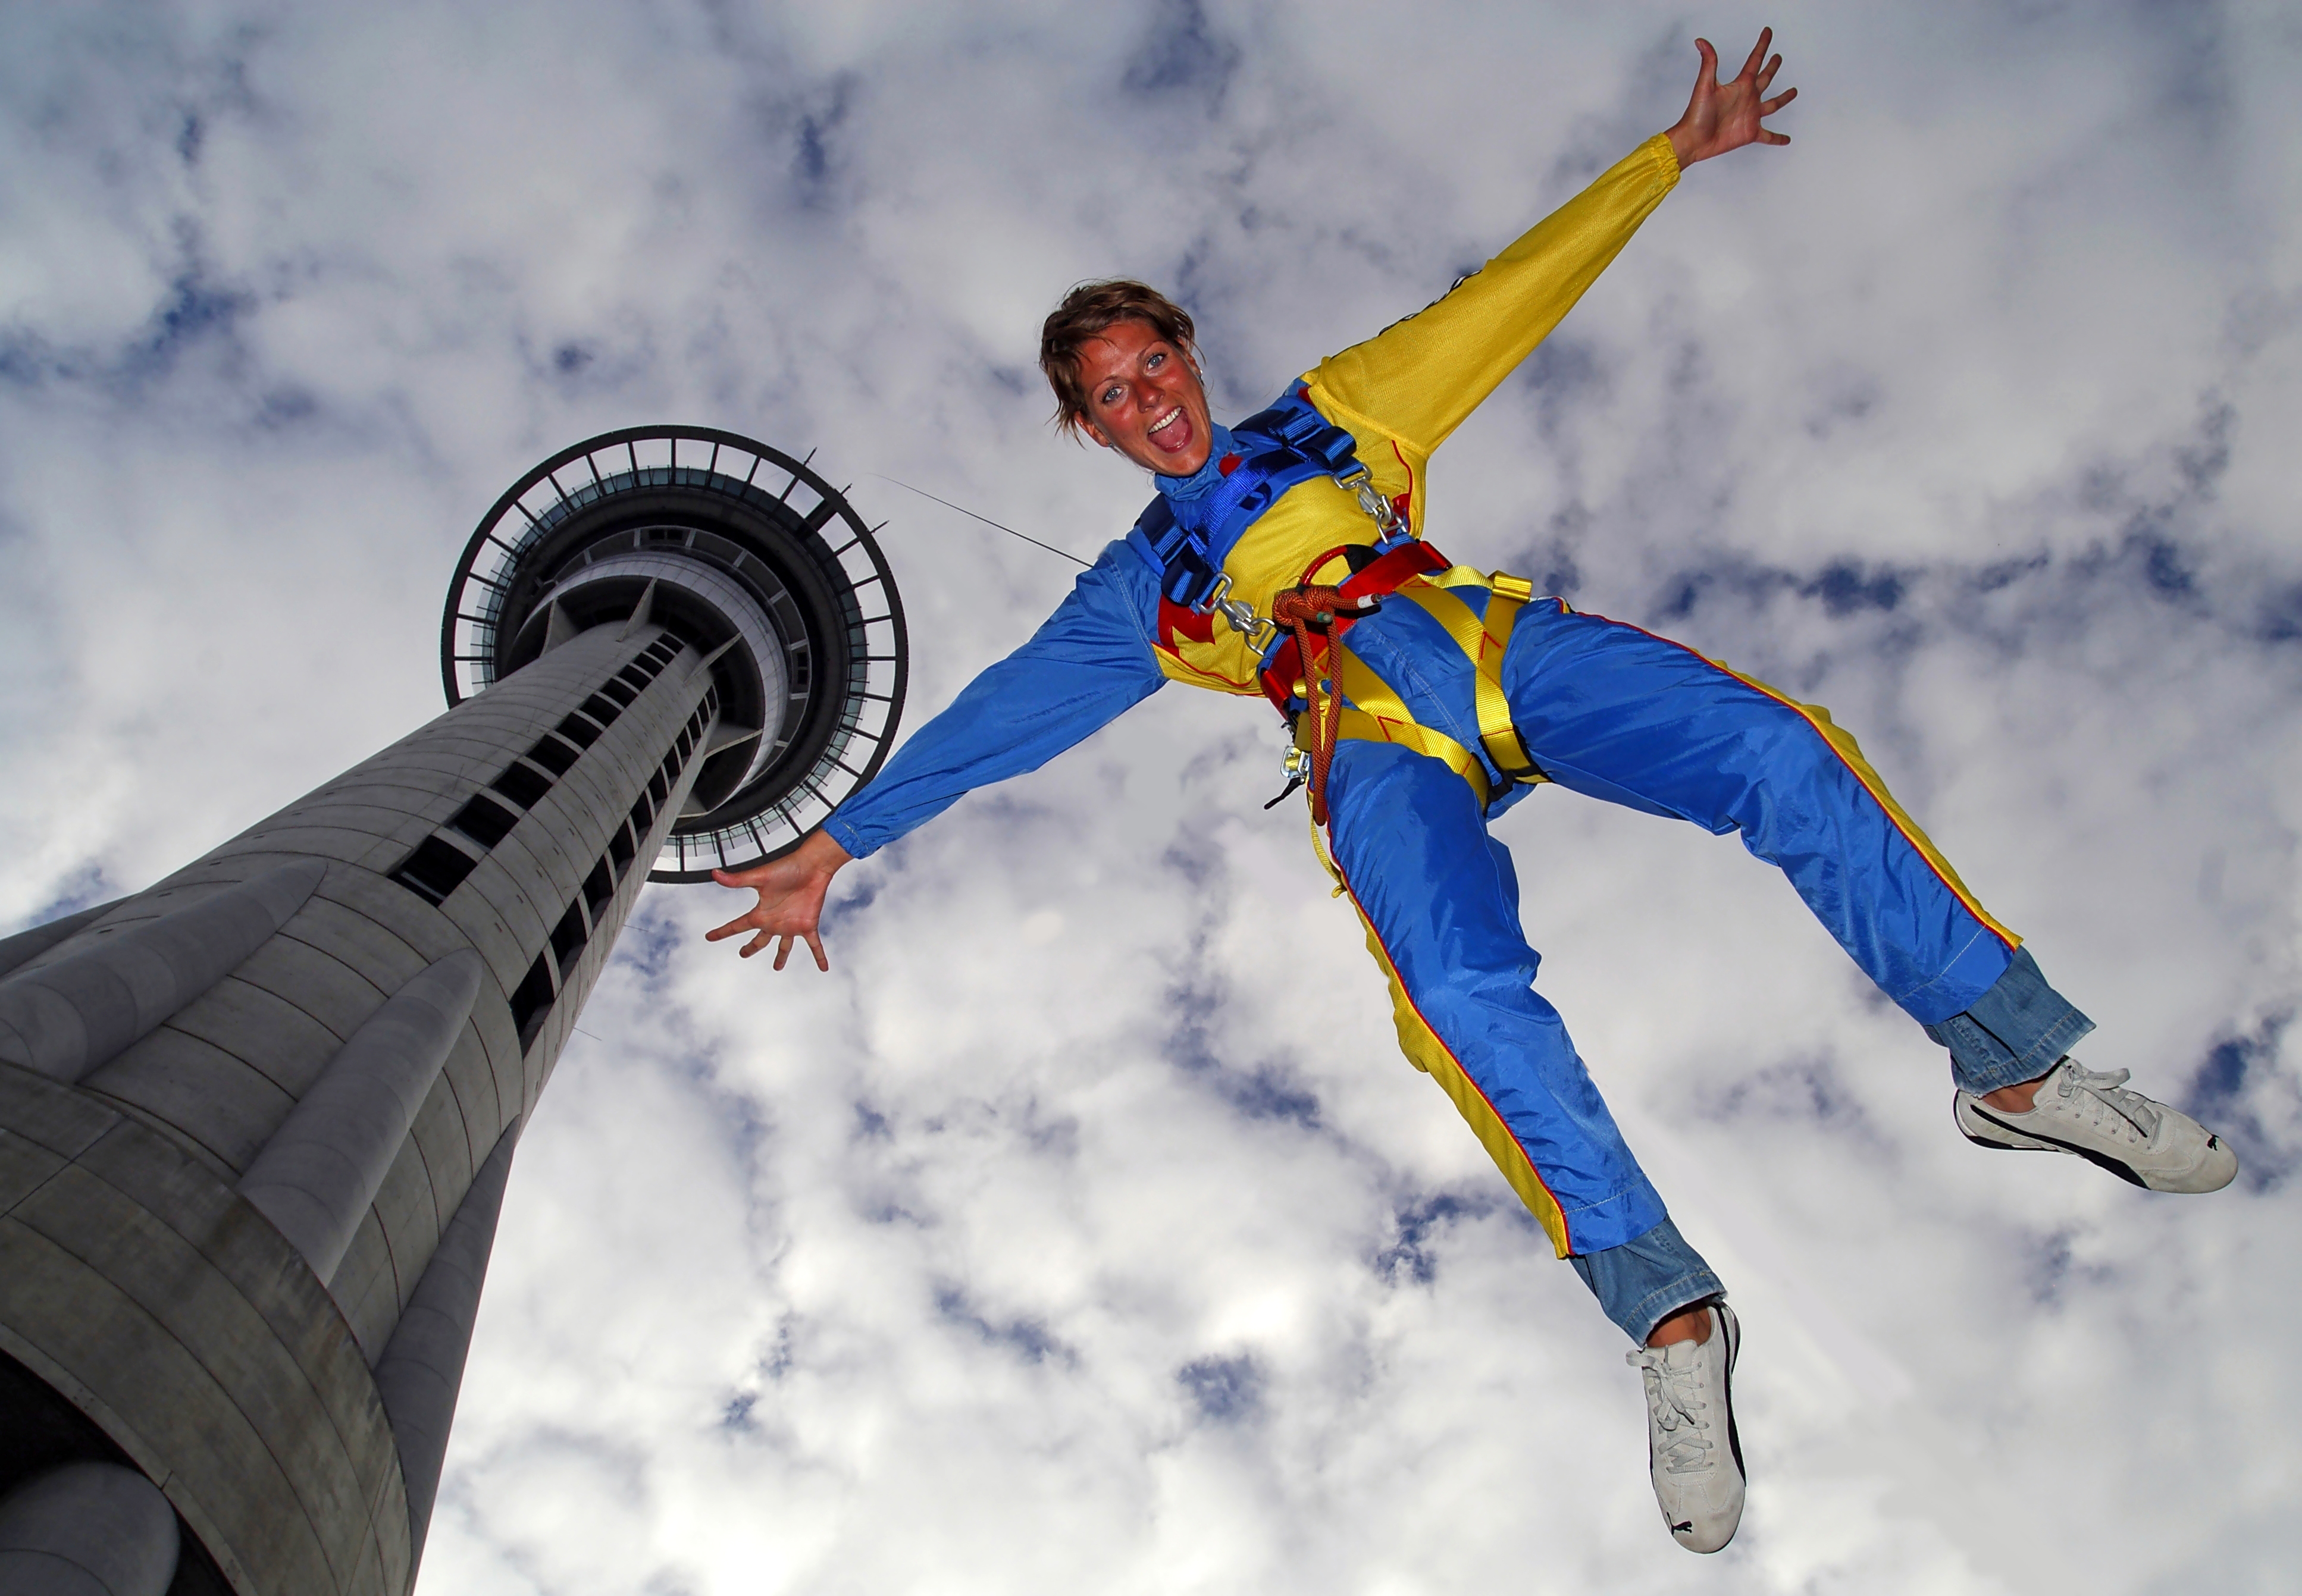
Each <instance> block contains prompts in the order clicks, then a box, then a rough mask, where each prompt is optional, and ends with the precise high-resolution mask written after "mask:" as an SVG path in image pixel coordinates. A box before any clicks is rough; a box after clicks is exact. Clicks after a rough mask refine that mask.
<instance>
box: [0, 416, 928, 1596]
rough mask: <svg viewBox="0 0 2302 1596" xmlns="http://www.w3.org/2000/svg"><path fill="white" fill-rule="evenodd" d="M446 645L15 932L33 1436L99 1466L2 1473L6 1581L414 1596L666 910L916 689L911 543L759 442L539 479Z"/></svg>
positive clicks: (729, 440) (13, 1214)
mask: <svg viewBox="0 0 2302 1596" xmlns="http://www.w3.org/2000/svg"><path fill="white" fill-rule="evenodd" d="M643 449H646V450H647V452H648V454H650V455H651V456H655V457H657V458H643ZM689 449H693V450H694V451H695V454H694V455H693V456H691V455H690V454H688V453H687V452H685V451H687V450H689ZM706 449H708V460H706V459H704V458H702V456H703V453H704V451H705V450H706ZM576 459H581V460H582V461H584V466H582V467H580V468H578V467H575V466H572V465H571V462H572V461H573V460H576ZM723 459H724V460H725V462H726V468H725V469H722V468H721V466H722V461H723ZM659 462H660V463H659ZM555 470H557V471H559V472H563V473H569V474H571V475H575V474H576V473H577V472H578V471H579V470H580V475H577V481H576V483H567V484H566V485H563V478H562V477H560V476H557V475H554V472H555ZM763 470H766V471H768V472H769V473H770V475H769V477H768V480H767V481H766V482H760V481H759V480H757V479H759V478H760V475H761V474H762V472H763ZM739 473H740V475H739ZM578 483H580V485H577V484H578ZM795 497H796V498H797V500H798V502H797V503H794V502H793V501H794V498H795ZM830 533H837V534H838V535H837V536H836V537H834V536H832V535H829V534H830ZM859 562H860V563H859ZM444 635H445V639H446V649H445V653H446V654H447V655H448V659H447V660H446V663H447V665H448V667H449V697H450V701H451V705H452V707H451V708H450V709H449V710H448V712H447V713H445V714H443V715H441V717H440V718H437V719H435V720H433V722H432V723H431V724H430V725H428V726H425V727H421V728H420V729H418V730H416V731H415V732H413V733H411V734H409V735H407V736H406V737H403V738H401V739H400V740H399V742H397V743H393V744H392V745H391V747H389V748H386V749H384V750H383V751H382V752H380V753H378V754H376V755H375V756H374V757H373V758H371V759H369V760H365V761H364V762H363V763H361V764H359V765H357V766H355V767H354V768H353V769H350V770H349V771H346V772H345V773H344V774H343V775H342V776H340V777H337V778H336V779H335V780H333V781H331V782H329V783H327V784H325V785H323V786H321V787H319V788H318V789H316V790H315V791H314V792H312V793H310V794H307V795H306V796H304V797H303V798H301V799H298V801H297V802H294V803H291V804H290V805H289V806H288V807H286V808H285V809H282V810H281V811H279V812H278V813H276V814H273V815H272V816H270V817H269V818H268V819H265V820H262V821H260V822H258V823H257V824H256V825H255V826H252V827H249V828H248V830H246V831H244V832H242V833H241V834H240V835H239V836H236V837H234V838H232V839H231V840H230V841H229V842H226V843H225V844H223V845H222V846H220V847H218V848H216V849H214V850H213V851H212V852H210V853H207V854H206V855H205V856H204V857H202V858H201V859H199V860H197V861H195V862H193V863H192V864H189V865H188V866H186V867H185V868H184V869H181V870H178V871H177V872H175V873H174V874H173V875H171V876H169V877H168V878H165V879H164V880H162V881H160V882H159V883H157V884H156V885H155V886H152V887H150V888H148V889H147V890H146V891H144V892H140V893H138V894H135V895H131V896H130V897H128V898H124V899H122V900H120V901H119V902H117V903H111V904H107V905H102V906H99V907H98V908H97V909H93V910H88V911H81V912H80V913H78V914H76V915H72V916H69V917H67V918H65V919H63V920H58V921H55V922H53V923H52V924H51V925H49V926H46V927H40V928H33V929H32V930H30V931H28V932H25V933H21V934H19V935H17V936H15V937H10V938H8V939H6V940H5V941H0V1357H4V1358H5V1359H7V1360H10V1363H11V1364H12V1365H13V1368H14V1369H15V1370H18V1371H21V1376H22V1377H20V1376H19V1375H17V1374H14V1373H11V1372H10V1370H8V1369H5V1368H0V1376H4V1377H0V1426H4V1425H7V1424H9V1423H10V1422H11V1413H10V1411H8V1403H9V1402H10V1401H11V1400H12V1397H11V1395H10V1393H12V1392H22V1391H24V1390H43V1389H44V1390H46V1393H47V1395H46V1398H43V1399H41V1403H39V1404H35V1406H40V1405H41V1404H46V1407H43V1412H47V1410H48V1408H49V1407H55V1408H58V1409H63V1410H68V1411H70V1412H71V1413H73V1414H76V1415H78V1416H77V1418H76V1419H75V1420H74V1421H73V1424H68V1425H63V1426H62V1427H61V1429H59V1430H58V1431H57V1433H58V1434H59V1435H61V1436H63V1439H62V1440H59V1441H56V1443H55V1445H56V1447H58V1448H61V1449H63V1451H64V1452H65V1453H67V1454H70V1453H71V1452H73V1450H74V1449H77V1450H78V1453H79V1456H80V1460H79V1461H71V1460H70V1458H69V1457H67V1460H66V1462H65V1465H64V1466H63V1468H62V1469H61V1470H51V1472H48V1473H46V1474H41V1475H40V1477H39V1478H38V1479H33V1480H16V1479H10V1478H6V1477H0V1492H9V1491H13V1492H15V1494H14V1495H10V1496H8V1497H6V1500H5V1505H0V1558H6V1557H9V1556H13V1555H16V1554H15V1553H14V1552H13V1551H11V1550H10V1548H11V1547H13V1546H15V1545H16V1542H15V1541H11V1540H10V1539H9V1536H11V1535H15V1536H16V1537H17V1539H18V1540H19V1541H23V1546H22V1547H21V1549H19V1550H21V1551H22V1555H23V1556H25V1557H34V1558H51V1559H52V1560H54V1559H55V1558H63V1559H64V1562H70V1561H71V1558H80V1561H81V1562H82V1563H83V1564H87V1567H86V1568H85V1569H84V1570H83V1571H84V1572H86V1573H87V1575H88V1577H89V1578H92V1579H97V1580H98V1581H113V1582H114V1583H113V1584H99V1585H89V1586H87V1587H86V1588H88V1589H91V1590H93V1589H99V1588H101V1589H115V1588H116V1589H117V1590H118V1591H120V1592H122V1593H123V1596H124V1592H128V1591H130V1590H133V1591H137V1592H145V1591H146V1590H147V1588H148V1589H149V1591H150V1592H152V1596H157V1593H158V1592H161V1591H174V1592H177V1596H188V1593H189V1592H192V1591H195V1590H197V1591H199V1592H211V1591H216V1590H231V1591H235V1592H246V1593H248V1596H257V1593H265V1596H270V1593H273V1592H276V1593H278V1596H317V1593H325V1592H345V1593H349V1592H360V1593H361V1596H371V1593H373V1596H401V1593H402V1592H407V1590H408V1588H409V1586H410V1585H411V1583H412V1582H413V1580H414V1577H415V1569H416V1561H417V1559H418V1558H419V1556H420V1554H421V1550H422V1544H423V1539H424V1532H425V1529H426V1527H427V1525H428V1523H429V1520H430V1515H431V1509H432V1504H433V1497H434V1494H435V1492H436V1489H437V1486H438V1483H439V1478H440V1472H441V1458H442V1456H443V1453H444V1449H445V1447H446V1444H447V1438H448V1433H449V1425H450V1423H451V1421H452V1418H453V1415H454V1410H455V1403H456V1397H457V1392H458V1387H459V1385H460V1382H461V1380H462V1373H463V1363H464V1357H465V1354H466V1349H467V1348H468V1346H469V1344H470V1339H471V1333H472V1327H473V1323H474V1320H475V1315H476V1312H477V1308H478V1303H479V1298H480V1291H481V1287H482V1284H483V1281H484V1278H485V1274H486V1268H487V1261H488V1256H489V1253H490V1251H491V1247H492V1245H493V1239H494V1233H495V1223H496V1216H497V1214H498V1212H499V1210H500V1205H501V1201H502V1197H503V1192H504V1189H505V1183H506V1180H507V1179H508V1175H509V1172H510V1165H511V1162H512V1155H513V1149H514V1148H515V1147H516V1146H517V1142H518V1138H519V1134H520V1129H521V1127H522V1126H524V1125H525V1124H526V1123H527V1122H528V1121H529V1118H530V1116H531V1115H532V1113H533V1110H534V1107H535V1104H536V1100H537V1098H538V1096H539V1095H540V1094H541V1093H542V1090H543V1088H544V1087H545V1085H546V1084H547V1083H548V1081H549V1080H550V1075H551V1071H552V1068H553V1066H554V1064H555V1063H556V1062H557V1061H558V1058H559V1050H560V1048H561V1046H562V1045H563V1044H564V1043H565V1041H566V1039H567V1035H568V1033H569V1031H570V1030H571V1029H572V1028H573V1027H574V1025H575V1022H576V1016H577V1014H578V1013H579V1012H581V1010H582V1007H583V1004H584V998H585V997H586V996H587V995H589V993H590V991H591V989H592V985H593V983H594V982H595V981H596V980H597V979H598V978H599V975H600V972H601V970H602V969H603V967H604V966H605V964H606V962H607V961H608V959H609V955H610V953H611V951H612V949H613V946H614V944H615V939H616V937H617V934H618V932H619V931H620V930H621V928H622V927H623V924H624V921H625V920H626V917H627V916H628V915H629V914H630V912H631V910H632V906H633V904H634V901H635V900H636V899H637V897H638V895H639V894H640V892H641V890H642V888H643V886H644V885H645V884H646V883H647V882H648V881H649V880H651V879H656V880H674V881H676V880H684V879H693V878H696V877H698V876H700V875H702V874H703V873H704V872H705V870H706V869H708V867H709V866H710V864H714V863H719V862H723V861H724V862H727V863H729V864H741V863H743V862H746V861H747V860H748V859H750V858H756V857H759V856H760V855H761V854H763V853H767V852H769V851H771V850H773V849H775V848H778V847H781V846H786V845H789V844H791V843H793V842H794V841H795V840H796V838H797V836H799V835H800V834H801V833H802V831H803V830H804V829H805V828H806V827H808V826H809V825H811V824H812V820H813V819H815V818H819V816H820V814H821V813H822V812H825V811H828V807H829V805H830V804H831V803H832V802H836V798H837V795H838V794H839V793H841V792H842V791H844V790H846V789H848V788H851V787H852V786H853V785H855V784H856V783H857V782H858V781H860V780H861V779H862V778H864V777H868V775H869V774H870V770H871V769H875V768H876V765H877V760H878V757H879V753H880V751H882V750H884V748H885V746H886V739H887V737H888V736H889V735H890V734H891V733H892V731H893V728H894V724H895V714H896V711H897V709H898V707H899V705H900V701H901V697H902V687H903V678H902V655H903V624H902V616H901V611H900V609H898V608H897V607H896V605H895V597H894V592H893V584H892V582H891V580H890V579H889V577H888V575H887V573H886V569H885V567H884V565H883V564H881V563H880V561H879V559H878V551H877V548H876V545H874V544H873V543H872V542H871V541H870V534H869V533H868V532H866V531H865V529H864V528H863V526H862V525H861V522H860V521H858V520H856V519H855V517H854V516H853V511H852V510H850V509H848V508H847V507H846V505H845V501H844V500H843V499H841V498H840V496H839V495H837V494H836V493H834V492H833V491H831V490H830V488H829V486H828V484H826V483H822V482H821V481H820V479H819V478H816V477H814V476H813V475H812V474H810V473H807V472H806V470H805V468H804V466H802V465H800V464H799V463H798V462H794V461H791V460H789V459H788V458H787V457H784V456H781V455H778V454H777V453H775V451H773V450H770V449H766V448H765V446H763V445H759V444H752V443H747V442H745V441H743V440H739V439H735V438H734V437H733V436H732V435H730V434H720V433H694V432H692V431H682V430H679V429H662V428H659V429H642V430H640V431H638V432H635V433H619V434H611V435H610V436H609V438H607V439H595V440H592V441H590V442H589V443H587V444H584V445H579V446H578V447H577V449H574V450H570V451H567V452H566V453H565V454H563V455H561V456H559V457H555V458H554V459H553V460H551V461H547V462H546V463H545V465H544V466H540V467H538V468H537V470H536V471H535V472H532V473H531V474H530V475H529V476H528V477H527V478H526V479H525V480H524V481H523V482H522V483H520V484H518V485H517V486H515V488H514V489H513V491H511V492H510V493H508V494H507V495H506V496H505V499H504V500H502V501H500V502H499V504H498V505H497V506H496V508H494V509H493V510H491V512H490V516H489V518H488V519H486V520H484V521H483V523H482V525H481V529H480V531H479V533H475V536H474V539H473V542H472V543H471V545H470V546H469V547H468V548H467V550H466V557H465V560H464V563H463V567H462V568H461V569H460V570H459V572H458V576H457V580H456V584H455V585H454V587H453V588H452V589H451V592H450V596H449V620H448V624H447V626H445V628H444ZM843 773H844V775H843ZM27 1379H29V1382H30V1383H29V1384H28V1383H27ZM50 1416H51V1417H53V1415H52V1414H51V1415H50ZM27 1422H29V1421H27ZM44 1422H45V1421H44ZM75 1425H77V1426H78V1428H75V1427H74V1426H75ZM65 1432H70V1433H69V1434H66V1433H65ZM122 1457H124V1458H125V1459H126V1463H125V1464H123V1463H122V1461H121V1459H122ZM0 1463H4V1458H0ZM129 1465H132V1466H129ZM139 1471H140V1472H139ZM155 1481H156V1482H159V1484H158V1485H156V1486H155V1485H154V1484H153V1483H152V1482H155ZM130 1519H133V1520H134V1522H135V1523H136V1524H137V1525H140V1526H141V1527H140V1528H137V1529H135V1530H134V1532H133V1533H130V1531H128V1530H126V1529H122V1528H121V1527H120V1526H121V1525H125V1524H127V1523H129V1522H130ZM105 1525H111V1526H113V1527H112V1528H110V1529H105V1528H104V1527H103V1526H105ZM179 1525H181V1529H182V1530H184V1531H188V1532H189V1533H188V1534H183V1535H181V1543H182V1545H183V1547H184V1549H185V1550H184V1557H183V1559H182V1567H177V1562H178V1559H177V1558H176V1555H175V1548H176V1547H177V1545H178V1543H179V1539H180V1536H179ZM11 1526H15V1527H13V1528H12V1527H11ZM24 1526H29V1528H27V1527H24ZM163 1531H164V1533H163ZM43 1536H45V1537H47V1539H46V1540H42V1539H41V1537H43ZM28 1537H29V1538H28ZM35 1542H38V1544H37V1545H36V1544H34V1543H35ZM99 1543H103V1544H109V1545H111V1546H113V1548H114V1549H115V1550H118V1551H119V1552H120V1553H121V1555H122V1558H126V1559H127V1561H125V1562H122V1564H121V1565H120V1567H119V1568H118V1569H117V1570H113V1571H107V1570H108V1569H110V1565H106V1566H105V1567H104V1568H98V1567H95V1565H94V1564H88V1563H87V1557H83V1556H82V1554H81V1552H78V1551H71V1550H69V1549H70V1548H72V1547H80V1548H83V1549H86V1548H91V1547H96V1546H97V1545H98V1544H99ZM163 1544H164V1545H165V1546H166V1547H167V1548H168V1557H167V1558H166V1563H167V1567H168V1570H169V1571H168V1572H164V1573H157V1574H155V1573H154V1572H153V1571H154V1570H156V1569H159V1568H160V1567H161V1562H160V1559H159V1557H158V1550H157V1549H158V1548H160V1547H161V1546H162V1545H163ZM58 1547H62V1548H65V1549H67V1550H64V1551H58V1550H55V1549H56V1548H58ZM146 1551H149V1552H150V1553H151V1556H149V1557H146V1556H144V1555H143V1554H144V1552H146ZM130 1554H133V1555H130ZM94 1555H95V1553H94V1552H93V1551H89V1552H88V1554H87V1556H88V1557H92V1556H94ZM130 1565H132V1567H130ZM56 1567H63V1563H58V1564H57V1565H56ZM16 1576H17V1570H16V1569H15V1567H14V1566H13V1565H11V1564H9V1563H7V1562H5V1561H0V1590H13V1589H14V1588H15V1587H14V1586H13V1585H10V1584H9V1583H8V1581H9V1580H10V1579H11V1578H13V1577H16ZM26 1577H29V1576H26ZM57 1577H58V1578H63V1577H64V1575H61V1574H59V1575H57ZM73 1577H78V1575H73ZM154 1579H157V1580H158V1582H159V1583H157V1584H154V1583H152V1582H153V1580H154ZM139 1580H140V1581H142V1582H143V1583H135V1582H136V1581H139ZM187 1581H190V1582H191V1583H186V1582H187ZM28 1588H37V1587H28ZM55 1588H56V1589H57V1590H59V1591H62V1590H67V1589H77V1588H80V1587H74V1586H71V1585H69V1584H63V1585H57V1586H56V1587H55Z"/></svg>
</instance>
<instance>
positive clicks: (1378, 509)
mask: <svg viewBox="0 0 2302 1596" xmlns="http://www.w3.org/2000/svg"><path fill="white" fill-rule="evenodd" d="M1335 486H1337V487H1339V488H1340V489H1342V490H1343V491H1345V492H1347V493H1352V494H1356V495H1357V498H1358V501H1359V508H1360V509H1361V510H1363V511H1365V514H1366V517H1367V518H1368V519H1369V520H1371V521H1373V522H1374V524H1375V525H1377V526H1379V527H1381V528H1382V535H1383V541H1384V542H1390V540H1391V539H1393V538H1396V537H1402V536H1404V535H1406V533H1407V527H1406V525H1404V524H1403V523H1402V522H1401V521H1400V520H1399V511H1398V510H1397V509H1396V508H1393V507H1392V505H1391V502H1390V500H1388V499H1385V498H1384V497H1383V496H1382V491H1381V490H1380V489H1378V488H1377V487H1376V486H1375V485H1374V473H1373V472H1371V471H1369V470H1368V469H1367V467H1366V462H1365V460H1361V459H1358V458H1353V459H1352V461H1351V464H1350V469H1349V470H1348V471H1338V472H1336V473H1335Z"/></svg>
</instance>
